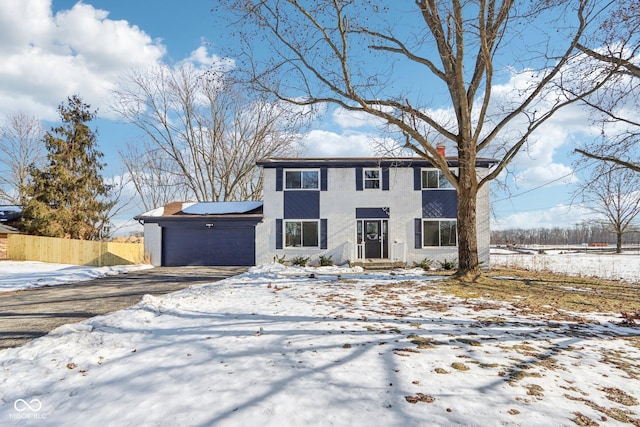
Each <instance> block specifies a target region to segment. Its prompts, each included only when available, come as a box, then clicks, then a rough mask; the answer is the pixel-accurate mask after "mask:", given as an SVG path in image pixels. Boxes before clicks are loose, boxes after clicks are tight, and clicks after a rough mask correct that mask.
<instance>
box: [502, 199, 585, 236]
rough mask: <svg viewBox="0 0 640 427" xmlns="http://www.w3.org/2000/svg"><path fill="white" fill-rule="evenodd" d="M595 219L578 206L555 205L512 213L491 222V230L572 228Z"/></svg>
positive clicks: (582, 207)
mask: <svg viewBox="0 0 640 427" xmlns="http://www.w3.org/2000/svg"><path fill="white" fill-rule="evenodd" d="M594 218H595V214H594V212H593V210H592V209H589V208H586V207H584V206H579V205H564V204H560V205H556V206H554V207H552V208H549V209H537V210H531V211H526V212H517V213H513V214H510V215H507V216H504V217H501V218H498V219H494V220H492V222H491V228H492V229H495V230H504V229H513V228H522V229H529V228H552V227H561V228H565V227H572V226H574V225H576V224H579V223H580V222H582V221H589V220H593V219H594Z"/></svg>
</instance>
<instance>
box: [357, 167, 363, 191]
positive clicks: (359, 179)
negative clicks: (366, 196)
mask: <svg viewBox="0 0 640 427" xmlns="http://www.w3.org/2000/svg"><path fill="white" fill-rule="evenodd" d="M362 190H363V185H362V168H361V167H357V168H356V191H362Z"/></svg>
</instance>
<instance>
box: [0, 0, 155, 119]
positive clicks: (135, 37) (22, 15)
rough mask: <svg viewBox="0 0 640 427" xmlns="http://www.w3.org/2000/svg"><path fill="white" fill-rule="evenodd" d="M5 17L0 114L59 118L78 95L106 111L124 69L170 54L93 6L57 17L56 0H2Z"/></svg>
mask: <svg viewBox="0 0 640 427" xmlns="http://www.w3.org/2000/svg"><path fill="white" fill-rule="evenodd" d="M0 17H1V18H0V88H1V89H0V115H6V114H9V113H12V112H15V111H26V112H30V113H34V114H36V115H38V116H39V117H41V118H42V119H48V120H53V119H56V118H57V112H56V107H57V106H58V105H59V104H60V103H61V102H63V101H65V100H66V98H67V97H68V96H70V95H73V94H79V95H80V96H81V97H82V98H83V100H84V101H85V102H87V103H89V104H91V106H92V108H98V109H101V111H100V113H101V114H102V113H105V112H106V108H102V107H105V106H106V105H107V104H108V97H109V91H110V89H111V88H112V87H113V84H114V83H113V82H114V81H115V80H116V79H117V77H118V76H119V75H120V73H122V72H123V71H124V70H126V69H128V68H129V67H131V66H132V65H134V64H154V63H157V62H158V61H160V60H161V58H162V57H163V55H164V54H165V48H164V46H163V45H162V44H161V43H160V41H158V40H153V39H152V38H151V37H149V35H147V34H146V33H145V32H143V31H142V30H140V29H139V28H138V27H137V26H135V25H131V24H129V23H128V22H126V21H114V20H110V19H108V12H107V11H104V10H100V9H95V8H94V7H93V6H91V5H88V4H83V3H77V4H76V5H75V6H74V7H73V8H71V9H69V10H63V11H60V12H58V13H56V14H55V15H54V14H53V13H52V10H51V1H50V0H9V1H2V2H0Z"/></svg>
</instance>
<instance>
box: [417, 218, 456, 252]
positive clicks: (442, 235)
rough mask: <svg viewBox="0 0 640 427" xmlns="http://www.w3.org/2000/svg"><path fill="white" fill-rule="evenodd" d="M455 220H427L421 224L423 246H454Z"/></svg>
mask: <svg viewBox="0 0 640 427" xmlns="http://www.w3.org/2000/svg"><path fill="white" fill-rule="evenodd" d="M457 234H458V233H457V227H456V221H455V220H453V221H452V220H437V221H433V220H429V221H424V222H423V224H422V245H423V246H456V245H457V244H458V237H457Z"/></svg>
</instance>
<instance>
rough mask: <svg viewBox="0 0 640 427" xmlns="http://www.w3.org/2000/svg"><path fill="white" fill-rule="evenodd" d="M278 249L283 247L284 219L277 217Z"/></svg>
mask: <svg viewBox="0 0 640 427" xmlns="http://www.w3.org/2000/svg"><path fill="white" fill-rule="evenodd" d="M276 249H282V220H281V219H279V218H278V219H276Z"/></svg>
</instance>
